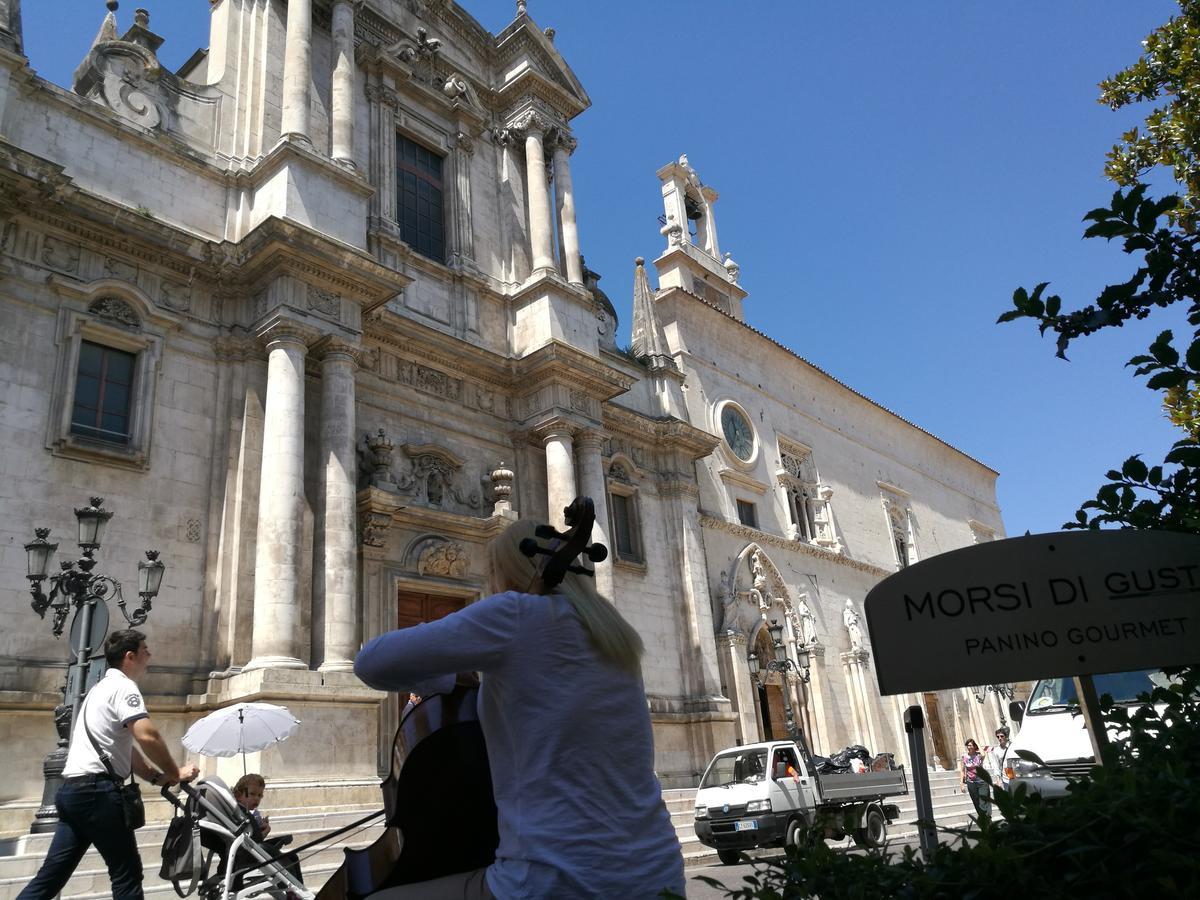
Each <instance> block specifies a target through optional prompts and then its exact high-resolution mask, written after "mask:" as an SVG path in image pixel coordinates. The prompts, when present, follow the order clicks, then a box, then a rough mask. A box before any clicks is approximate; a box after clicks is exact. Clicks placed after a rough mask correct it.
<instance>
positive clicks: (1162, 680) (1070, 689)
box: [1027, 669, 1169, 715]
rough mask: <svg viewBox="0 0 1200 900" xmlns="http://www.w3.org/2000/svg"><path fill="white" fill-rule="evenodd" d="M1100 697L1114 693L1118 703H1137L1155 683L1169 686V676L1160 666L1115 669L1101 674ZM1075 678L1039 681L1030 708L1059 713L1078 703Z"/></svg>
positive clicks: (1097, 679) (1098, 680) (1035, 711)
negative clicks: (1111, 672) (1134, 669)
mask: <svg viewBox="0 0 1200 900" xmlns="http://www.w3.org/2000/svg"><path fill="white" fill-rule="evenodd" d="M1093 680H1094V681H1095V684H1096V696H1098V697H1102V696H1104V695H1105V694H1111V695H1112V698H1113V700H1115V701H1116V702H1117V703H1133V702H1135V701H1136V700H1137V697H1138V694H1148V693H1150V692H1151V691H1152V690H1154V687H1155V685H1158V686H1162V687H1165V686H1166V685H1167V684H1168V683H1169V679H1168V678H1167V676H1166V675H1164V674H1163V673H1162V672H1161V671H1159V670H1158V669H1142V670H1140V671H1137V672H1115V673H1113V674H1111V675H1097V676H1095V678H1094V679H1093ZM1077 702H1078V700H1077V698H1076V697H1075V680H1074V679H1073V678H1047V679H1045V680H1043V681H1039V682H1038V683H1037V684H1036V685H1035V686H1034V689H1033V693H1032V694H1030V695H1029V704H1028V706H1027V710H1028V712H1029V713H1030V714H1031V715H1037V714H1039V713H1047V712H1058V711H1061V710H1063V709H1066V708H1067V706H1068V705H1069V704H1072V703H1077Z"/></svg>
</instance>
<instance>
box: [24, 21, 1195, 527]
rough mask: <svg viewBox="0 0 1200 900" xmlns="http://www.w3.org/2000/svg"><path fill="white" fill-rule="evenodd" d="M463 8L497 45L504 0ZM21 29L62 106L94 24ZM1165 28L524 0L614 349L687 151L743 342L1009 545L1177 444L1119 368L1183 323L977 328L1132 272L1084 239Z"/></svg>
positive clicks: (187, 41) (201, 35) (171, 62)
mask: <svg viewBox="0 0 1200 900" xmlns="http://www.w3.org/2000/svg"><path fill="white" fill-rule="evenodd" d="M138 5H141V6H145V7H147V8H148V9H149V10H150V13H151V25H152V27H153V29H154V30H155V31H157V32H159V33H160V34H162V35H163V36H164V37H166V39H167V41H166V43H165V44H164V46H163V48H162V50H161V51H160V57H161V58H162V59H163V61H164V63H165V64H166V65H168V66H169V67H171V68H175V67H177V66H178V65H180V64H181V63H182V62H183V61H184V60H185V59H187V58H188V57H189V56H190V55H191V53H192V52H193V51H194V50H195V49H196V48H197V47H201V46H206V45H207V42H208V28H207V20H208V8H209V3H208V0H170V2H166V0H142V2H141V3H140V4H137V3H131V2H125V3H122V4H121V9H120V11H119V12H118V21H119V26H120V28H121V29H122V30H124V28H125V27H127V26H128V25H129V24H130V23H131V22H132V18H133V10H134V7H135V6H138ZM462 5H463V6H465V7H466V8H467V10H468V11H470V12H471V13H472V14H473V15H475V16H476V18H478V19H479V21H480V22H481V23H482V24H483V25H484V26H485V27H488V28H490V29H491V30H492V31H497V30H499V29H501V28H503V27H504V25H506V24H507V23H508V22H509V21H510V20H511V18H512V16H513V12H514V10H515V5H516V4H515V2H509V0H486V2H484V0H473V2H465V3H463V4H462ZM24 8H25V41H26V52H27V53H28V55H29V57H30V61H31V65H32V66H33V68H34V69H35V70H37V71H38V73H39V74H41V75H42V76H43V77H46V78H48V79H50V80H51V81H54V82H57V83H59V84H67V83H68V82H69V80H70V76H71V72H72V71H73V70H74V68H75V66H76V65H77V64H78V63H79V62H80V60H81V59H82V58H83V56H84V54H85V52H86V50H87V47H88V44H89V43H90V41H91V39H92V37H93V36H94V34H95V32H96V30H97V29H98V28H99V25H100V21H101V19H102V17H103V14H104V4H103V3H102V2H100V0H55V2H50V0H26V2H25V4H24ZM1176 9H1177V7H1176V6H1175V4H1174V3H1171V2H1167V0H1138V2H1136V3H1131V2H1128V0H1056V2H1054V3H1045V2H1034V0H1015V2H1009V3H983V2H976V3H963V2H959V0H915V2H910V3H894V2H884V0H870V2H860V3H856V4H841V3H838V4H832V3H816V2H794V0H793V2H775V0H759V2H755V3H745V4H730V3H728V2H720V0H691V2H649V0H647V2H643V3H638V4H634V3H605V4H597V3H592V2H585V0H569V2H564V0H558V2H550V0H529V13H530V15H531V16H532V17H533V18H534V20H535V21H537V22H538V23H539V24H540V25H542V26H550V27H553V28H554V29H555V30H556V32H557V35H556V38H555V42H556V45H557V46H558V48H559V50H560V51H561V52H562V53H563V55H564V57H565V58H566V59H567V61H568V62H569V63H570V64H571V66H572V67H573V69H574V70H575V72H576V74H577V75H578V76H579V78H580V80H581V81H582V82H583V84H584V86H585V88H586V89H587V90H588V92H589V94H590V95H591V99H592V103H593V106H592V108H591V109H590V110H588V111H587V112H585V113H584V114H583V115H582V116H580V117H579V118H578V119H577V120H576V121H575V123H574V128H575V132H576V136H577V137H578V138H579V149H578V150H577V151H576V153H575V155H574V157H573V158H572V174H573V177H574V181H575V187H576V193H577V208H578V211H579V217H580V235H581V242H582V245H583V250H584V254H585V255H586V256H587V260H588V265H589V267H590V268H592V269H595V270H596V271H598V272H600V273H601V274H602V275H603V280H602V282H601V287H602V288H603V289H604V290H605V291H606V292H607V293H608V295H609V296H610V297H611V298H612V300H613V303H614V304H615V305H616V307H617V310H618V312H619V313H620V314H621V316H622V332H621V333H622V338H623V339H624V340H627V339H628V331H629V310H630V301H631V291H632V279H633V259H634V258H635V257H637V256H644V257H646V258H647V259H653V258H654V257H655V256H657V255H658V254H659V252H660V251H661V249H662V241H663V239H662V238H661V237H660V235H659V234H658V227H659V226H658V222H657V221H656V217H657V216H658V215H660V214H661V212H662V207H661V200H660V194H659V190H658V182H657V179H656V178H655V176H654V172H655V170H656V169H657V168H659V167H660V166H662V165H663V164H665V163H667V162H669V161H670V160H672V159H675V158H677V157H678V156H679V154H680V153H687V154H688V157H689V159H690V161H691V163H692V165H693V166H694V167H695V168H696V169H697V171H698V172H699V174H700V176H701V178H702V179H703V180H704V181H705V182H707V183H709V184H711V185H712V186H713V187H715V188H716V189H717V191H718V192H719V193H720V200H719V201H718V202H717V204H716V218H717V225H718V230H719V233H720V239H721V245H722V249H723V250H728V251H731V252H732V253H733V256H734V258H735V259H736V260H737V261H738V262H739V263H740V265H741V267H742V275H741V283H742V286H743V287H744V288H746V289H747V290H748V291H749V292H750V296H749V298H747V301H746V306H745V309H746V318H747V321H749V322H750V323H751V324H753V325H754V326H756V327H757V328H760V329H761V330H763V331H765V332H767V333H769V334H771V335H772V336H773V337H775V338H776V339H777V340H779V341H780V342H781V343H783V344H784V345H786V346H787V347H789V348H791V349H792V350H794V351H795V352H797V353H799V354H800V355H802V356H804V357H805V358H807V359H809V360H810V361H812V362H813V363H815V364H817V365H818V366H820V367H821V368H823V369H825V370H826V371H828V372H830V373H831V374H832V375H834V376H835V377H837V378H839V379H840V380H842V381H844V382H846V383H847V384H849V385H851V386H852V387H854V388H856V389H857V390H859V391H861V392H862V393H864V394H866V395H867V396H869V397H871V398H872V399H873V400H875V401H876V402H878V403H880V404H882V405H884V406H886V407H888V408H889V409H892V410H894V411H895V412H897V413H899V414H900V415H902V416H904V417H905V418H907V419H909V420H910V421H913V422H916V423H917V424H919V425H921V426H922V427H923V428H925V429H927V430H928V431H931V432H933V433H934V434H936V435H938V436H939V437H941V438H942V439H944V440H946V441H947V442H949V443H951V444H953V445H954V446H956V447H958V448H959V449H961V450H963V451H965V452H966V453H968V454H970V455H971V456H974V457H975V458H976V459H979V460H981V461H982V462H984V463H986V464H987V465H989V466H991V467H992V468H994V469H996V470H998V471H999V472H1000V473H1001V477H1000V480H999V484H998V493H999V501H1000V507H1001V510H1002V512H1003V515H1004V521H1005V525H1006V528H1007V530H1008V533H1009V534H1010V535H1018V534H1022V533H1024V532H1025V531H1026V530H1030V531H1033V532H1035V533H1036V532H1041V531H1053V530H1057V528H1058V527H1059V526H1060V525H1061V524H1062V523H1063V522H1064V521H1066V520H1067V519H1068V518H1070V517H1071V516H1072V514H1073V512H1074V510H1075V509H1076V507H1077V506H1078V504H1079V503H1080V502H1081V501H1083V500H1085V499H1088V498H1090V497H1092V496H1093V495H1094V493H1095V489H1096V488H1097V487H1098V486H1099V484H1100V483H1101V482H1102V480H1103V475H1104V473H1105V471H1107V470H1108V469H1109V468H1113V467H1116V466H1118V465H1119V463H1120V462H1121V461H1122V460H1124V458H1125V457H1126V456H1127V455H1129V454H1130V453H1134V452H1140V453H1143V454H1144V456H1145V457H1146V458H1147V459H1148V460H1153V461H1155V462H1158V461H1161V459H1162V454H1163V453H1164V452H1165V450H1166V448H1167V447H1168V446H1169V445H1170V443H1171V442H1172V441H1173V440H1174V439H1175V437H1176V436H1175V433H1174V432H1173V431H1172V430H1171V428H1170V427H1169V425H1168V424H1167V423H1166V422H1165V420H1164V419H1163V417H1162V414H1161V412H1160V409H1159V406H1158V402H1157V395H1156V394H1154V393H1152V392H1150V391H1148V390H1146V389H1145V388H1144V387H1143V386H1142V385H1141V384H1140V383H1139V382H1138V381H1135V380H1134V379H1133V378H1131V377H1130V371H1129V370H1127V369H1125V368H1124V366H1123V364H1124V362H1125V360H1127V359H1128V358H1129V357H1130V356H1133V355H1134V354H1136V353H1139V352H1141V351H1142V349H1143V348H1144V347H1145V346H1146V344H1148V343H1149V341H1150V340H1151V339H1152V337H1153V335H1154V334H1157V333H1158V331H1159V330H1161V329H1163V328H1167V327H1174V328H1176V330H1177V333H1178V332H1179V331H1180V330H1181V326H1182V325H1183V317H1182V315H1181V314H1170V313H1159V314H1158V315H1157V316H1156V317H1154V318H1151V319H1150V320H1149V322H1147V323H1138V324H1137V325H1135V326H1127V327H1126V328H1124V329H1121V330H1119V331H1116V332H1114V333H1112V334H1106V335H1097V336H1093V337H1091V338H1089V339H1087V340H1086V341H1083V342H1081V343H1078V344H1077V345H1075V346H1074V348H1073V351H1072V352H1070V353H1069V355H1070V357H1071V362H1070V363H1065V362H1063V361H1061V360H1057V359H1055V358H1054V347H1053V342H1052V338H1044V339H1042V338H1039V337H1038V335H1037V332H1036V329H1034V328H1032V327H1031V326H1030V325H1028V324H1023V323H1014V324H1009V325H1004V326H998V325H995V324H994V323H995V320H996V317H997V316H998V315H999V314H1000V313H1001V312H1002V311H1004V310H1005V309H1007V308H1008V307H1009V305H1010V300H1009V298H1010V297H1011V295H1012V291H1013V289H1014V288H1015V287H1017V286H1018V285H1024V286H1026V287H1032V286H1033V285H1034V284H1036V283H1037V282H1039V281H1050V282H1051V289H1052V290H1053V291H1056V292H1058V293H1060V294H1062V296H1063V298H1064V301H1065V303H1064V306H1065V307H1067V308H1069V307H1071V306H1072V305H1075V304H1077V303H1083V302H1087V301H1090V300H1091V299H1092V298H1094V297H1095V295H1096V293H1097V292H1098V291H1099V290H1100V288H1102V287H1103V286H1104V285H1105V284H1107V283H1109V282H1110V281H1116V280H1124V278H1125V277H1127V274H1128V272H1129V271H1130V266H1129V262H1128V261H1127V259H1126V257H1125V256H1124V255H1123V254H1122V253H1121V252H1120V251H1119V249H1118V248H1117V247H1115V246H1108V245H1106V244H1104V243H1103V242H1101V241H1096V240H1092V241H1087V242H1083V241H1081V240H1080V235H1081V234H1082V231H1083V228H1082V226H1081V224H1080V219H1081V217H1082V216H1083V214H1084V213H1085V212H1086V211H1087V210H1089V209H1091V208H1093V207H1095V206H1099V205H1101V204H1102V203H1103V202H1105V201H1106V199H1107V198H1108V197H1109V195H1110V194H1111V193H1112V190H1113V185H1112V184H1111V183H1110V182H1108V181H1106V180H1105V179H1104V177H1103V174H1102V168H1103V162H1104V153H1105V151H1106V150H1107V148H1108V147H1109V146H1111V144H1112V143H1113V142H1114V141H1115V140H1116V139H1117V138H1118V136H1119V135H1120V134H1121V132H1122V131H1123V130H1125V129H1126V128H1128V127H1129V126H1130V125H1131V124H1133V123H1134V122H1136V121H1138V120H1139V119H1140V118H1141V117H1142V116H1143V115H1144V114H1145V111H1144V110H1142V111H1139V110H1132V111H1131V110H1123V111H1121V112H1118V113H1114V112H1112V111H1110V110H1108V109H1107V108H1106V107H1103V106H1101V105H1099V104H1098V103H1097V102H1096V96H1097V90H1096V83H1097V82H1098V81H1100V79H1102V78H1103V77H1105V76H1107V75H1110V74H1112V73H1114V72H1116V71H1117V70H1119V69H1120V68H1122V67H1124V66H1125V65H1127V64H1129V63H1130V62H1132V61H1133V60H1134V59H1136V57H1137V55H1138V52H1139V50H1140V45H1139V42H1140V41H1141V39H1142V38H1143V37H1144V36H1145V35H1146V34H1147V33H1149V31H1151V30H1152V29H1153V28H1154V27H1156V26H1157V25H1159V24H1161V23H1162V22H1165V21H1166V19H1167V18H1168V17H1169V16H1170V15H1171V14H1172V12H1173V11H1175V10H1176ZM819 463H820V461H819V460H818V465H819Z"/></svg>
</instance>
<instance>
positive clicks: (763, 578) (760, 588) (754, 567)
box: [750, 550, 771, 613]
mask: <svg viewBox="0 0 1200 900" xmlns="http://www.w3.org/2000/svg"><path fill="white" fill-rule="evenodd" d="M750 571H751V572H752V573H753V575H754V586H753V587H752V588H751V589H750V596H751V597H753V598H754V599H755V600H757V601H758V608H759V609H760V610H762V611H763V612H764V613H765V612H766V611H767V610H768V609H770V608H771V589H770V588H769V587H768V586H767V573H766V570H765V569H764V568H763V561H762V554H761V553H760V552H759V551H758V550H755V551H754V553H753V554H751V556H750Z"/></svg>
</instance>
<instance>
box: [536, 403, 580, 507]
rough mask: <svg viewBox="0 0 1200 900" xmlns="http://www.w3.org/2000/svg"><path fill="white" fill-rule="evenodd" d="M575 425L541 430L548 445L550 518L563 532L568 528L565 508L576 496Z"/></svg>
mask: <svg viewBox="0 0 1200 900" xmlns="http://www.w3.org/2000/svg"><path fill="white" fill-rule="evenodd" d="M574 432H575V428H574V427H573V426H571V425H569V424H566V423H555V424H553V425H548V426H546V427H545V428H543V429H541V430H540V431H539V436H540V437H541V439H542V444H543V445H544V446H545V448H546V507H547V511H548V517H547V518H548V521H549V523H550V524H551V525H553V526H554V527H555V528H557V529H559V530H560V531H561V530H563V529H564V528H566V527H567V523H566V519H565V518H564V516H563V510H564V509H566V508H567V507H568V506H570V505H571V501H572V500H574V499H575V455H574V452H573V450H574V437H573V436H574Z"/></svg>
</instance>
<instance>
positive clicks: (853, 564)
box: [700, 513, 895, 578]
mask: <svg viewBox="0 0 1200 900" xmlns="http://www.w3.org/2000/svg"><path fill="white" fill-rule="evenodd" d="M700 527H701V528H711V529H712V530H713V531H723V532H725V533H726V534H732V535H734V536H736V537H740V538H745V539H746V540H749V541H754V542H755V543H757V544H769V545H770V546H772V547H778V548H779V549H781V550H790V551H792V552H794V553H803V554H806V555H808V556H812V557H815V558H817V559H823V560H825V561H826V562H829V563H833V564H834V565H839V566H845V567H846V568H849V569H855V570H857V571H859V572H866V573H868V574H870V575H875V576H877V577H878V578H887V577H888V576H889V575H894V574H895V573H894V572H893V571H892V570H890V569H882V568H880V567H879V566H873V565H871V564H870V563H865V562H860V561H859V560H857V559H851V558H849V557H847V556H843V555H842V554H840V553H834V552H833V551H832V550H825V549H822V548H821V547H818V546H815V545H813V544H809V543H807V542H805V541H789V540H788V539H787V538H785V537H780V536H779V535H777V534H770V533H769V532H766V531H759V530H758V529H757V528H750V527H749V526H747V525H742V524H741V523H739V522H726V521H725V520H724V519H718V518H716V517H715V516H711V515H707V514H705V513H701V514H700Z"/></svg>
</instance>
